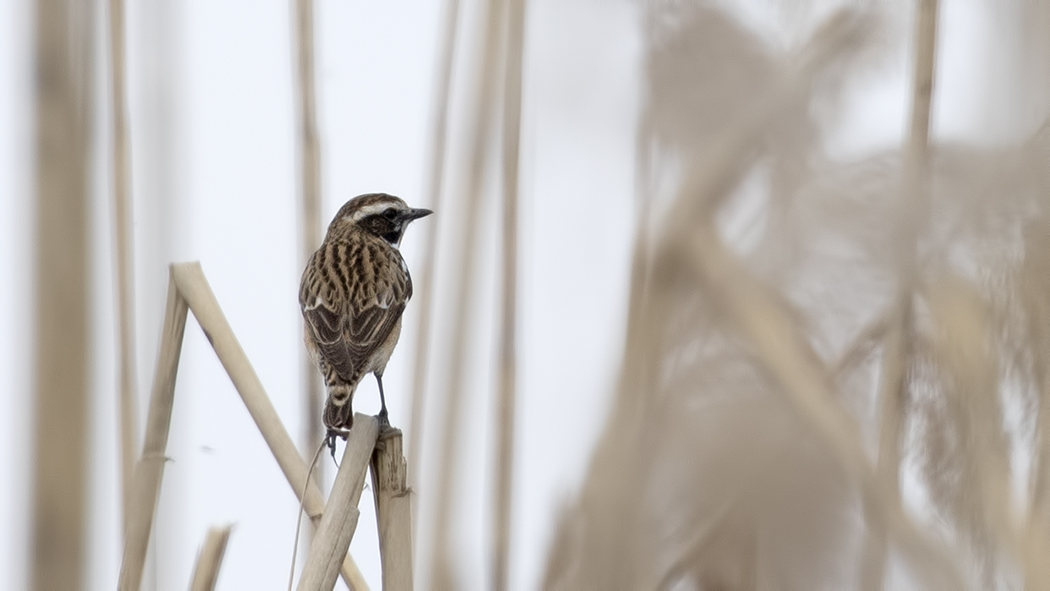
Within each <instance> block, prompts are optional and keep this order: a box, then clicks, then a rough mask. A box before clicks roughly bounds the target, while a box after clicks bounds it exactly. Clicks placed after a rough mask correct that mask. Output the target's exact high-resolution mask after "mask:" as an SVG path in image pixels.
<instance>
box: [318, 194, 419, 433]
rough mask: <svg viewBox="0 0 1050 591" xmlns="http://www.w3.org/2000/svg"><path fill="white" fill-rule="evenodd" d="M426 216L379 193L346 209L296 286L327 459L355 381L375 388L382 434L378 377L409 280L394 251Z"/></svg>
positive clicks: (396, 332) (346, 427) (345, 421)
mask: <svg viewBox="0 0 1050 591" xmlns="http://www.w3.org/2000/svg"><path fill="white" fill-rule="evenodd" d="M431 213H433V212H432V211H430V210H429V209H413V208H411V207H409V206H408V204H406V203H405V202H404V201H403V200H402V199H400V198H398V197H395V196H393V195H388V194H386V193H369V194H365V195H359V196H357V197H354V198H353V199H351V200H349V201H347V202H346V203H345V204H344V205H343V206H342V207H341V208H340V209H339V211H338V212H337V213H336V214H335V217H334V218H333V219H332V222H331V223H330V224H329V225H328V230H327V232H326V233H325V237H324V240H323V241H322V243H321V246H320V247H318V249H317V250H316V251H315V252H314V253H313V255H311V257H310V259H309V261H308V262H307V264H306V268H305V269H304V270H303V275H302V281H301V282H300V284H299V307H300V309H301V310H302V314H303V320H304V323H303V324H304V340H305V342H306V348H307V350H308V351H309V353H310V355H311V357H312V359H313V360H314V362H315V363H316V365H317V368H318V370H319V371H320V372H321V375H322V376H323V378H324V383H325V388H326V390H327V394H328V396H327V400H326V401H325V406H324V412H323V415H322V416H323V421H324V425H325V427H326V429H327V435H326V440H327V441H328V445H329V447H330V448H331V449H332V451H333V453H334V450H335V447H334V445H335V437H336V436H339V437H341V438H343V439H344V440H345V439H346V438H347V435H348V434H349V431H350V428H351V427H352V426H353V417H354V413H353V409H352V403H353V398H354V392H355V390H356V389H357V386H358V384H360V382H361V380H362V379H363V378H364V377H365V376H366V375H368V374H369V373H372V374H373V375H375V378H376V382H377V383H378V385H379V400H380V403H381V408H380V411H379V416H378V418H379V422H380V425H381V426H389V418H388V416H387V408H386V395H385V394H384V393H383V371H384V370H385V369H386V364H387V362H388V361H389V360H390V355H391V353H393V351H394V347H395V346H396V345H397V341H398V337H400V335H401V315H402V314H403V313H404V311H405V305H406V304H407V303H408V300H409V299H410V298H411V297H412V277H411V276H410V275H409V273H408V266H407V265H406V264H405V260H404V259H403V258H402V257H401V252H400V250H399V248H400V246H401V239H402V238H403V237H404V234H405V229H406V228H407V227H408V225H409V224H410V223H411V222H412V221H413V220H417V219H419V218H422V217H425V216H428V215H430V214H431Z"/></svg>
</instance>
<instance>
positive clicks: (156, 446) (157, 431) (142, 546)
mask: <svg viewBox="0 0 1050 591" xmlns="http://www.w3.org/2000/svg"><path fill="white" fill-rule="evenodd" d="M188 310H189V308H188V306H187V304H186V300H185V299H183V298H182V295H181V294H180V293H179V290H178V287H177V286H176V281H175V271H174V268H172V270H171V277H170V279H169V282H168V301H167V305H166V307H165V310H164V329H163V333H162V334H161V341H160V354H159V356H158V357H157V367H156V370H155V372H154V374H153V392H152V393H151V394H150V402H149V410H148V414H147V415H146V433H145V439H144V441H143V447H142V457H141V459H139V461H138V464H137V465H136V467H135V481H134V487H135V488H134V491H133V495H132V496H131V497H130V498H128V499H125V500H124V502H125V503H127V504H128V505H129V506H128V508H127V511H126V513H127V515H128V524H127V528H126V530H125V532H124V556H123V560H122V562H121V565H120V580H119V582H118V584H117V588H118V589H120V590H121V591H137V590H138V589H139V587H140V585H141V584H142V570H143V566H144V564H145V562H146V550H147V548H148V547H149V537H150V530H152V529H153V515H154V513H155V512H156V509H157V498H158V497H159V496H160V483H161V479H162V478H163V476H164V464H165V462H167V458H166V457H165V456H164V453H165V450H166V449H167V446H168V432H169V429H170V427H171V409H172V405H173V404H174V402H175V378H176V376H177V375H178V370H179V356H180V354H181V353H182V338H183V335H184V334H185V331H186V314H187V312H188Z"/></svg>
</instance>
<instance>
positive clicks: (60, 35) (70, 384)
mask: <svg viewBox="0 0 1050 591" xmlns="http://www.w3.org/2000/svg"><path fill="white" fill-rule="evenodd" d="M34 4H35V35H34V36H33V38H34V42H35V51H34V58H33V59H34V64H33V72H34V76H33V77H32V80H33V82H34V84H35V86H34V89H33V91H34V95H35V96H34V98H35V102H36V108H35V115H36V121H35V140H36V141H35V147H36V153H35V163H34V166H35V178H34V182H35V189H36V253H35V267H36V270H35V286H34V302H35V310H36V312H35V313H36V320H35V327H34V334H33V335H32V337H28V338H30V340H32V341H33V346H34V357H33V363H34V365H35V370H34V375H35V380H34V381H35V399H36V400H35V404H34V406H35V416H36V418H35V429H34V447H33V451H32V452H31V454H32V456H33V457H32V466H33V484H32V487H33V490H32V497H31V498H32V499H33V509H32V510H33V518H32V533H31V536H32V550H31V556H32V558H31V561H32V562H31V566H30V573H29V577H30V584H31V586H32V588H33V589H39V590H41V591H44V590H51V589H64V590H65V589H70V590H74V589H80V588H82V586H83V584H84V581H83V575H84V542H85V541H86V539H87V538H86V536H85V522H86V510H87V495H86V492H87V490H86V488H87V478H88V472H87V468H88V465H89V464H88V458H87V453H88V450H89V449H90V446H89V445H88V425H89V424H90V421H87V420H85V417H89V416H91V413H90V411H89V408H90V405H89V404H88V401H89V385H88V384H89V372H88V352H89V345H88V343H89V330H88V326H89V323H88V310H89V306H88V293H89V277H90V272H89V260H90V253H91V237H90V231H89V226H90V216H88V194H89V189H88V186H89V174H88V169H89V168H88V166H89V165H88V159H89V155H88V145H89V130H90V124H89V120H90V116H91V114H92V104H93V101H92V100H91V98H92V95H93V90H94V86H93V81H94V68H93V60H92V59H91V58H92V56H93V51H92V49H93V47H92V45H93V44H92V42H91V41H92V31H93V28H92V24H93V23H94V21H93V18H92V16H93V15H92V10H91V8H92V7H91V6H90V5H82V4H81V3H77V2H71V1H69V0H37V2H35V3H34ZM27 345H28V343H27Z"/></svg>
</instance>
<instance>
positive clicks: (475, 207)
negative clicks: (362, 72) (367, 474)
mask: <svg viewBox="0 0 1050 591" xmlns="http://www.w3.org/2000/svg"><path fill="white" fill-rule="evenodd" d="M503 7H504V3H503V1H501V0H490V1H489V2H486V3H485V6H483V7H482V8H481V10H483V11H485V13H486V16H485V18H484V19H482V21H481V22H482V23H484V26H485V28H486V29H485V41H484V45H483V46H482V52H481V57H480V60H481V70H480V72H479V74H480V80H479V84H478V87H477V90H476V92H477V94H476V95H475V97H474V106H475V109H474V112H475V113H476V116H475V118H474V120H473V121H472V130H471V135H470V163H469V169H468V171H467V173H468V174H467V186H466V188H465V193H466V199H465V202H464V204H463V207H465V208H466V211H465V212H464V213H465V218H466V219H465V221H464V231H463V233H464V238H463V240H462V241H461V243H460V244H459V245H458V248H459V252H458V253H457V254H458V255H459V256H458V260H457V261H456V264H457V272H458V277H457V280H456V282H455V289H454V295H453V301H454V302H456V309H455V313H454V314H455V315H454V316H453V324H452V336H451V343H450V347H451V350H452V359H451V367H450V370H449V373H448V381H447V387H446V388H445V392H447V395H448V400H447V403H446V407H445V416H444V420H443V421H442V423H443V425H442V431H441V447H440V454H441V455H440V456H439V463H438V472H437V474H438V483H437V499H436V504H435V506H436V508H437V518H436V522H435V525H434V529H433V531H432V534H431V539H430V556H431V567H430V576H429V577H428V580H429V583H428V584H427V587H426V588H427V589H432V590H434V591H440V590H443V589H447V588H448V587H449V585H451V584H452V581H451V578H450V577H451V576H452V556H451V549H452V547H453V541H452V528H451V524H452V504H453V502H454V500H455V499H454V496H453V494H452V488H453V486H454V484H455V483H456V482H458V481H459V478H458V476H457V475H458V473H459V462H458V461H457V458H458V455H459V454H458V453H457V452H458V450H459V435H460V433H461V432H462V431H463V429H461V428H459V425H458V424H457V423H458V422H459V421H461V420H462V417H463V398H464V390H465V389H466V376H465V373H466V363H467V341H468V333H469V325H470V319H471V318H472V316H473V305H474V300H475V295H476V294H475V292H476V291H477V290H476V289H474V285H473V284H474V280H475V278H476V273H475V268H476V267H477V258H478V257H477V254H478V252H477V251H478V248H477V242H478V234H479V230H480V219H481V205H482V188H483V181H484V176H485V168H486V165H487V164H488V158H487V155H488V152H487V150H486V145H487V144H488V140H489V130H490V129H491V123H492V110H493V107H494V105H495V102H496V71H497V61H496V60H497V58H498V57H499V54H500V51H499V50H500V47H501V43H500V41H501V35H500V33H501V32H502V26H501V25H502V24H503Z"/></svg>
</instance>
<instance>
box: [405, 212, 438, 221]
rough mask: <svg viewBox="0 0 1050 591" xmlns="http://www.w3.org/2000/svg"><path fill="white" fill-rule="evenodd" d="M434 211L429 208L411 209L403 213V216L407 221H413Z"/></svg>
mask: <svg viewBox="0 0 1050 591" xmlns="http://www.w3.org/2000/svg"><path fill="white" fill-rule="evenodd" d="M432 213H434V212H432V211H430V210H429V209H409V210H408V211H406V212H405V213H403V214H401V218H402V219H404V220H405V221H406V222H411V221H412V220H418V219H419V218H425V217H427V216H428V215H430V214H432Z"/></svg>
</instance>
